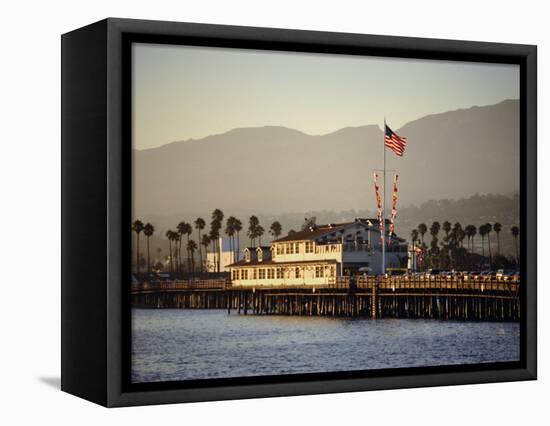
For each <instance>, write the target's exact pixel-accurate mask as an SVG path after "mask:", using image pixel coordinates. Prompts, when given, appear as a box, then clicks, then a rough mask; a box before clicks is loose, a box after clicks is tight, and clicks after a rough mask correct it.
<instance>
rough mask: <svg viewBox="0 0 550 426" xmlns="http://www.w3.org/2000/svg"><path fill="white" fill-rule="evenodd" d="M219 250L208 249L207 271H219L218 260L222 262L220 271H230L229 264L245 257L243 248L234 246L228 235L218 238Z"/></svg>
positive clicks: (205, 266) (205, 262)
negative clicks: (238, 248)
mask: <svg viewBox="0 0 550 426" xmlns="http://www.w3.org/2000/svg"><path fill="white" fill-rule="evenodd" d="M218 247H219V251H215V252H214V251H210V250H209V251H207V252H206V256H205V259H204V270H205V271H206V272H217V267H218V265H217V262H218V260H219V262H220V272H229V268H228V266H229V265H231V264H232V263H235V262H236V261H239V260H242V259H243V258H244V257H243V256H244V253H243V250H240V253H239V251H238V250H237V248H236V247H235V248H233V247H232V244H231V242H230V240H229V238H227V237H220V238H219V240H218Z"/></svg>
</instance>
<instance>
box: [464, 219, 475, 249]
mask: <svg viewBox="0 0 550 426" xmlns="http://www.w3.org/2000/svg"><path fill="white" fill-rule="evenodd" d="M476 234H477V228H476V227H475V226H474V225H468V226H466V235H467V236H468V243H469V246H471V252H472V253H473V252H474V237H475V235H476Z"/></svg>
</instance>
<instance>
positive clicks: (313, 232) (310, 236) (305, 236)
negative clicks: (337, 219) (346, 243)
mask: <svg viewBox="0 0 550 426" xmlns="http://www.w3.org/2000/svg"><path fill="white" fill-rule="evenodd" d="M353 223H354V222H347V223H338V224H329V225H317V226H316V227H315V228H310V229H306V230H305V231H297V232H295V233H293V234H290V235H287V236H286V237H282V238H279V239H277V240H274V241H273V242H274V243H283V242H285V241H303V240H314V239H316V238H318V237H321V236H323V235H326V234H331V233H333V232H338V231H340V230H342V229H344V228H345V227H346V226H348V225H351V224H353Z"/></svg>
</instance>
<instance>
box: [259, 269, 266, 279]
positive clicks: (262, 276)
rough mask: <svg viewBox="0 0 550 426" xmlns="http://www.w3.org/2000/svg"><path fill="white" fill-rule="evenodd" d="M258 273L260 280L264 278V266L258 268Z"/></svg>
mask: <svg viewBox="0 0 550 426" xmlns="http://www.w3.org/2000/svg"><path fill="white" fill-rule="evenodd" d="M258 274H259V278H260V279H261V280H265V269H264V268H262V269H260V270H259V273H258Z"/></svg>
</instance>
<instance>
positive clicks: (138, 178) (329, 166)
mask: <svg viewBox="0 0 550 426" xmlns="http://www.w3.org/2000/svg"><path fill="white" fill-rule="evenodd" d="M389 124H390V125H391V122H390V123H389ZM393 130H394V131H395V132H396V133H397V134H399V135H400V136H405V137H407V139H408V143H407V146H406V150H405V154H404V156H403V157H397V156H396V155H395V154H394V153H393V152H391V151H390V150H386V165H387V169H388V170H390V171H389V172H388V178H387V181H388V192H389V193H391V180H392V178H393V174H394V173H398V174H399V200H398V202H399V205H401V206H404V205H420V204H421V203H423V202H425V201H428V200H437V199H458V198H461V197H469V196H472V195H473V194H476V193H479V194H486V193H493V194H514V193H517V192H518V191H519V102H518V101H517V100H506V101H503V102H501V103H498V104H496V105H490V106H474V107H471V108H467V109H459V110H455V111H449V112H445V113H440V114H433V115H428V116H425V117H423V118H420V119H418V120H414V121H411V122H409V123H407V124H405V125H404V126H402V127H401V128H398V129H393ZM382 166H383V133H382V130H381V128H380V127H379V126H378V125H365V126H359V127H346V128H342V129H340V130H337V131H335V132H332V133H329V134H325V135H308V134H305V133H303V132H300V131H298V130H295V129H289V128H286V127H277V126H265V127H251V128H237V129H233V130H230V131H228V132H226V133H223V134H219V135H212V136H208V137H205V138H202V139H191V140H185V141H177V142H173V143H170V144H167V145H163V146H160V147H158V148H152V149H146V150H134V151H133V173H134V179H133V181H134V195H133V203H134V217H137V216H140V217H147V216H159V215H161V216H162V215H173V214H181V215H185V214H186V213H188V212H204V215H205V216H206V217H208V216H209V213H208V212H211V211H212V210H213V209H214V208H221V209H222V210H224V211H227V212H245V214H262V213H270V214H277V213H285V212H286V213H292V212H307V211H313V210H335V211H338V210H346V209H369V210H371V209H372V210H374V209H375V197H374V189H373V171H374V170H375V169H381V168H382ZM394 171H395V172H394ZM390 198H391V195H388V197H387V199H388V200H390ZM388 202H389V201H388Z"/></svg>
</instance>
